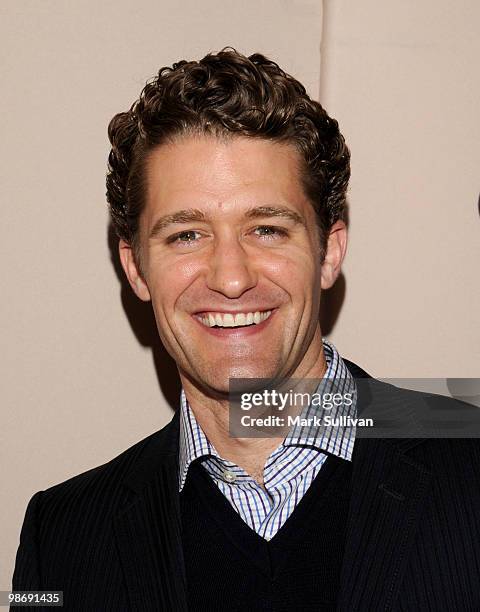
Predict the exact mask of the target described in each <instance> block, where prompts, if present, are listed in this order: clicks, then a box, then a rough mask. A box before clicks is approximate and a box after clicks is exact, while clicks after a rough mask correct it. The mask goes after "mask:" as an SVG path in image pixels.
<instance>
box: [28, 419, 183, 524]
mask: <svg viewBox="0 0 480 612" xmlns="http://www.w3.org/2000/svg"><path fill="white" fill-rule="evenodd" d="M173 420H174V419H172V421H170V422H169V423H168V424H167V425H166V426H165V427H163V428H162V429H160V430H158V431H156V432H154V433H152V434H150V435H149V436H147V437H146V438H144V439H142V440H140V441H139V442H136V443H135V444H134V445H133V446H131V447H129V448H127V449H126V450H124V451H123V452H121V453H120V454H119V455H117V456H116V457H114V458H113V459H111V460H110V461H108V462H107V463H104V464H102V465H99V466H96V467H94V468H91V469H89V470H87V471H85V472H82V473H80V474H77V475H75V476H72V477H71V478H68V479H67V480H65V481H63V482H60V483H58V484H55V485H53V486H51V487H49V488H47V489H45V490H43V491H39V492H37V493H36V494H35V495H34V496H33V498H32V499H31V500H30V504H29V505H31V506H33V507H34V510H35V512H36V514H37V519H38V520H39V521H40V522H41V521H42V519H43V518H47V517H48V518H49V519H51V518H53V517H54V516H55V515H66V514H70V513H75V514H76V515H78V513H79V512H82V511H84V512H87V511H89V509H91V508H96V509H97V510H98V509H100V508H101V509H102V510H103V511H105V512H107V513H108V514H111V513H112V512H115V510H116V509H117V508H118V507H119V505H122V504H124V503H125V501H128V490H127V487H125V486H124V484H125V482H127V481H128V479H129V478H130V476H131V475H132V474H133V473H135V471H136V470H137V468H138V466H139V465H142V464H143V463H145V462H147V463H150V462H149V461H148V459H149V458H153V457H155V456H160V455H161V453H163V452H168V451H169V450H171V449H170V447H171V445H172V433H174V432H172V429H174V428H173ZM67 510H68V512H67ZM32 511H33V510H32Z"/></svg>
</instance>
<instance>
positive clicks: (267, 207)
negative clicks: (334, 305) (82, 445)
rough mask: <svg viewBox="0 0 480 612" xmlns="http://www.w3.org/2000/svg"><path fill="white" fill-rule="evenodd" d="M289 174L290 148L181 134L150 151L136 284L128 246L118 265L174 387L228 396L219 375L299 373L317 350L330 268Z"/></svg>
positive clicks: (293, 167)
mask: <svg viewBox="0 0 480 612" xmlns="http://www.w3.org/2000/svg"><path fill="white" fill-rule="evenodd" d="M298 167H299V157H298V153H297V152H296V151H295V149H293V147H291V146H289V145H284V144H279V143H272V142H269V141H266V140H259V139H247V138H243V137H237V138H235V139H232V140H231V141H228V142H224V141H220V140H218V139H215V138H213V137H197V138H193V137H188V138H187V137H185V138H183V139H181V140H179V141H177V142H176V143H175V144H169V145H163V146H160V147H159V148H157V149H156V150H155V151H154V152H153V153H152V154H151V157H150V158H149V160H148V162H147V176H146V180H147V196H146V202H145V208H144V211H143V212H142V216H141V218H140V236H141V245H142V247H141V248H142V256H143V273H144V274H143V279H142V278H141V277H140V276H139V275H138V271H137V270H136V268H135V266H134V263H133V261H132V258H131V253H130V254H128V255H127V256H126V257H125V254H126V251H128V249H127V250H125V249H124V251H123V254H124V255H123V256H122V263H123V265H124V268H125V270H126V272H127V275H128V277H129V279H130V282H131V284H132V287H133V288H134V290H135V292H136V293H137V295H139V297H141V298H142V299H144V300H148V299H151V300H152V304H153V309H154V312H155V318H156V321H157V326H158V331H159V334H160V338H161V340H162V342H163V344H164V346H165V347H166V349H167V350H168V352H169V353H170V355H171V356H172V357H173V359H174V360H175V361H176V363H177V366H178V367H179V371H180V375H181V377H182V381H183V380H184V379H185V377H186V378H189V379H190V381H193V382H194V384H197V385H198V386H200V387H202V388H203V389H204V390H208V391H209V392H212V391H213V392H215V393H216V394H218V393H227V392H228V386H229V377H242V378H250V377H255V378H271V377H279V376H287V375H288V376H299V377H300V376H306V375H307V374H308V373H309V372H310V371H311V370H312V368H313V367H314V366H315V363H318V360H319V357H320V356H321V355H323V353H322V344H321V332H320V328H319V323H318V316H319V305H320V292H321V286H322V284H324V286H329V284H332V282H333V280H332V278H331V274H330V272H332V270H330V269H329V270H326V269H324V267H325V266H327V267H328V266H329V265H330V264H324V266H323V267H322V265H321V252H320V251H321V250H320V242H319V232H318V229H317V224H316V220H315V212H314V210H313V208H312V205H311V204H310V202H309V201H308V200H307V199H306V197H305V194H304V193H303V189H302V187H301V184H300V179H299V169H298ZM122 246H123V247H125V246H126V245H125V244H123V245H122V244H121V249H120V253H121V254H122ZM330 268H332V269H333V267H332V266H330ZM322 269H323V276H322ZM329 274H330V276H329ZM238 315H240V316H238ZM242 315H243V316H242ZM219 324H220V325H219ZM230 325H233V327H232V326H230ZM312 375H313V374H312ZM315 375H317V374H315Z"/></svg>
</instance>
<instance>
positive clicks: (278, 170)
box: [144, 136, 306, 218]
mask: <svg viewBox="0 0 480 612" xmlns="http://www.w3.org/2000/svg"><path fill="white" fill-rule="evenodd" d="M300 167H301V158H300V154H299V153H298V152H297V150H296V149H295V148H294V147H293V146H292V145H289V144H284V143H278V142H272V141H268V140H263V139H258V138H256V139H255V138H245V137H234V138H231V139H229V140H220V139H218V138H215V137H212V136H197V137H192V136H189V137H182V138H181V139H179V140H177V141H175V142H174V143H170V144H165V145H161V146H159V147H157V148H156V149H154V150H153V151H152V152H151V153H150V155H149V157H148V159H147V162H146V182H147V185H146V187H147V189H146V209H145V211H144V212H145V214H146V217H147V218H148V217H151V216H152V215H155V214H156V213H159V212H162V213H165V212H172V211H173V210H174V209H175V208H178V207H179V206H182V207H184V206H196V207H198V206H201V205H202V204H203V205H207V204H209V205H212V204H213V203H216V204H223V205H224V206H225V207H227V208H228V206H230V207H233V206H234V205H236V207H239V208H241V207H242V205H243V204H245V205H252V204H258V203H264V204H267V203H268V204H274V203H280V201H281V203H283V204H286V203H291V204H292V206H294V207H296V206H297V207H303V206H304V205H305V203H306V198H305V196H304V193H303V189H302V186H301V181H300ZM260 201H262V202H260Z"/></svg>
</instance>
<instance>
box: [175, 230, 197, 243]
mask: <svg viewBox="0 0 480 612" xmlns="http://www.w3.org/2000/svg"><path fill="white" fill-rule="evenodd" d="M195 234H198V235H200V232H197V231H195V230H185V231H184V232H178V234H173V236H169V237H168V238H167V243H168V244H171V243H177V244H192V243H193V242H195Z"/></svg>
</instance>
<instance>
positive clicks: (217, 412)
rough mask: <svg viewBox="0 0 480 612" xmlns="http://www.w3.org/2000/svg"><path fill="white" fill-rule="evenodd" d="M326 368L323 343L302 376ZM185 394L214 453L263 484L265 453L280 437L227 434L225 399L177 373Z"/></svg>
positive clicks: (318, 373) (314, 375)
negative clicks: (213, 394)
mask: <svg viewBox="0 0 480 612" xmlns="http://www.w3.org/2000/svg"><path fill="white" fill-rule="evenodd" d="M326 369H327V363H326V360H325V354H324V351H323V345H322V344H320V350H319V351H318V355H317V359H316V360H315V363H314V364H313V365H312V367H310V368H308V370H307V371H306V373H303V371H302V377H303V378H316V379H319V378H323V376H324V375H325V372H326ZM180 378H181V381H182V386H183V389H184V391H185V395H186V398H187V400H188V403H189V405H190V408H191V409H192V411H193V414H194V415H195V418H196V420H197V422H198V424H199V425H200V427H201V428H202V430H203V431H204V433H205V435H206V436H207V438H208V440H209V442H210V443H211V444H213V446H214V447H215V449H216V451H217V452H218V454H219V455H220V456H221V457H222V458H223V459H227V460H228V461H232V462H233V463H235V464H236V465H238V466H240V467H241V468H243V469H244V470H245V472H246V473H247V474H249V475H250V476H251V477H252V478H254V480H256V481H257V482H258V483H259V484H260V485H261V486H263V469H264V466H265V463H266V461H267V459H268V457H269V456H270V455H271V453H272V452H273V451H274V450H275V449H276V448H277V447H278V446H279V445H280V443H281V442H282V440H283V438H273V437H268V438H234V437H231V436H230V434H229V415H228V408H229V400H228V398H225V399H215V398H212V397H209V396H207V395H206V394H205V393H204V392H203V391H202V390H201V389H199V388H198V387H197V386H196V385H195V384H194V381H192V380H191V379H190V378H189V377H186V376H184V375H183V374H182V373H180Z"/></svg>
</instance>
